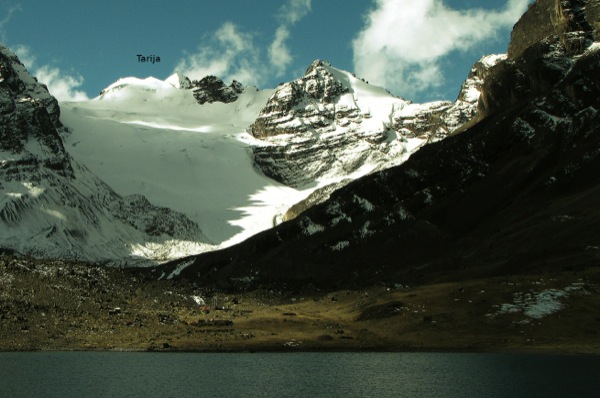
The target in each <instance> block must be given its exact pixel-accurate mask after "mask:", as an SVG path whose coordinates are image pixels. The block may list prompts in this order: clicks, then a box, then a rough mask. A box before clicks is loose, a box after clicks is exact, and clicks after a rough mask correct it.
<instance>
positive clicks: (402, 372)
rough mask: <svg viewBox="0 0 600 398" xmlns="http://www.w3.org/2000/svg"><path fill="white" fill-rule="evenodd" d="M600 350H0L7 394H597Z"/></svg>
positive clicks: (0, 393) (0, 387)
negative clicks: (573, 352) (572, 353)
mask: <svg viewBox="0 0 600 398" xmlns="http://www.w3.org/2000/svg"><path fill="white" fill-rule="evenodd" d="M599 391H600V357H598V356H558V355H556V356H554V355H514V354H447V353H260V354H249V353H248V354H239V353H237V354H202V353H185V354H184V353H182V354H173V353H125V352H50V353H48V352H33V353H0V397H10V398H14V397H28V398H30V397H45V398H50V397H60V398H65V397H78V398H80V397H110V398H116V397H173V398H175V397H176V398H182V397H303V398H304V397H311V398H312V397H343V398H350V397H567V396H568V397H592V396H598V395H597V394H598V393H599Z"/></svg>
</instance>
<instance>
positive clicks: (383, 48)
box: [352, 0, 530, 98]
mask: <svg viewBox="0 0 600 398" xmlns="http://www.w3.org/2000/svg"><path fill="white" fill-rule="evenodd" d="M529 2H530V1H529V0H508V2H507V3H506V5H505V6H504V8H502V9H499V10H487V9H470V10H454V9H451V8H449V7H448V6H446V5H445V4H444V2H443V0H375V7H374V8H373V9H372V10H371V11H370V12H369V13H368V15H367V16H366V19H365V26H364V28H363V29H362V31H360V33H359V34H358V35H357V37H356V38H355V39H354V41H353V42H352V48H353V53H354V54H353V57H354V68H355V72H356V73H357V74H358V75H360V76H361V77H363V78H365V79H367V80H369V81H370V82H371V83H374V84H377V85H380V86H383V87H385V88H387V89H390V90H392V91H393V92H395V93H396V94H399V95H401V96H403V97H407V98H411V97H412V96H414V95H416V94H417V93H419V92H423V91H426V90H431V89H435V88H437V87H440V86H441V85H442V84H443V82H444V70H443V67H442V62H443V60H444V58H445V57H447V56H448V55H450V54H452V53H453V52H456V51H459V52H466V51H469V50H472V49H473V48H475V47H476V46H478V45H479V44H481V43H484V42H486V41H490V40H494V39H495V37H496V35H497V34H498V32H499V31H500V30H502V29H507V28H508V29H510V28H511V27H512V26H513V25H514V24H515V22H516V21H517V20H518V19H519V17H520V16H521V15H522V14H523V12H524V11H525V10H526V8H527V4H528V3H529Z"/></svg>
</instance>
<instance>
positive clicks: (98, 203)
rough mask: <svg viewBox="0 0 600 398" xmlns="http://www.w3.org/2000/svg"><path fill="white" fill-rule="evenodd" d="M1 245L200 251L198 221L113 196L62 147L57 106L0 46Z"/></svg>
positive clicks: (144, 252) (98, 251)
mask: <svg viewBox="0 0 600 398" xmlns="http://www.w3.org/2000/svg"><path fill="white" fill-rule="evenodd" d="M0 74H1V76H0V109H1V112H0V194H1V196H0V247H4V248H10V249H13V250H18V251H20V252H23V253H28V254H33V255H36V256H40V257H61V258H67V259H80V260H94V261H113V262H114V261H121V260H123V259H130V260H133V259H139V260H154V261H164V260H167V259H171V258H175V257H177V256H181V255H182V254H184V253H193V252H200V251H203V250H206V248H207V247H209V246H210V245H209V244H208V239H207V238H206V237H205V236H204V235H203V234H202V231H201V230H200V228H199V227H198V225H197V224H196V223H194V222H192V221H190V220H189V219H188V218H186V217H185V216H183V215H182V214H181V213H176V212H173V211H171V210H169V209H166V208H159V207H156V206H154V205H152V204H150V203H149V202H148V201H147V200H146V199H145V198H144V197H143V196H141V195H132V196H128V197H123V196H120V195H118V194H117V193H115V192H114V191H113V190H112V189H111V188H110V187H109V186H107V185H106V184H105V183H104V182H103V181H102V180H100V179H99V178H97V177H96V176H95V175H94V174H92V173H91V172H90V171H89V170H88V169H87V168H86V167H85V166H84V165H82V164H80V163H78V162H77V161H74V160H73V159H72V158H71V156H70V154H69V153H68V151H67V150H66V149H65V147H64V145H63V140H62V138H61V137H60V134H59V130H58V128H60V122H59V115H60V114H59V108H58V105H57V102H56V100H55V99H54V98H53V97H52V96H51V95H50V94H49V93H48V91H47V89H46V88H45V87H44V86H42V85H40V84H39V83H37V81H36V80H35V79H34V78H33V77H31V76H30V75H29V74H28V73H27V71H26V69H25V67H24V66H23V65H22V64H21V63H20V62H19V60H18V58H17V57H16V55H15V54H14V53H12V52H11V51H10V50H8V49H7V48H5V47H0Z"/></svg>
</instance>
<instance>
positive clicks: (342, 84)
mask: <svg viewBox="0 0 600 398" xmlns="http://www.w3.org/2000/svg"><path fill="white" fill-rule="evenodd" d="M499 59H501V57H487V58H485V59H483V60H481V61H480V62H478V63H477V64H476V66H475V67H474V69H473V72H472V74H471V76H469V79H468V80H467V82H466V83H465V85H464V86H463V91H464V93H463V92H461V94H460V95H459V99H458V100H457V101H456V102H455V103H451V102H447V101H438V102H432V103H427V104H414V103H411V102H410V101H406V100H404V99H402V98H398V97H394V96H392V95H391V94H390V93H389V92H388V91H386V90H385V89H383V88H380V87H377V86H373V85H370V84H368V83H367V82H365V81H363V80H362V79H360V78H358V77H356V76H354V75H353V74H351V73H349V72H346V71H342V70H340V69H337V68H334V67H333V66H331V65H330V64H329V63H326V62H323V61H315V62H314V63H313V64H312V65H311V66H310V67H309V68H308V69H307V71H306V74H305V75H304V76H303V77H301V78H300V79H297V80H294V81H292V82H289V83H285V84H282V85H280V86H279V87H278V88H277V90H276V91H275V92H274V93H273V95H272V96H271V97H270V98H269V100H268V102H267V104H266V106H265V107H264V108H263V109H262V110H261V112H260V114H259V115H258V118H257V119H256V121H255V122H254V124H253V125H252V127H251V133H252V135H253V136H254V137H255V138H257V139H260V140H262V141H263V142H264V143H265V145H262V146H255V147H254V148H253V155H254V161H255V163H256V165H257V166H258V167H259V168H260V169H261V170H262V171H263V172H264V173H265V174H266V175H268V176H270V177H272V178H273V179H275V180H277V181H280V182H283V183H285V184H286V185H289V186H293V187H303V186H311V185H312V186H314V185H315V184H316V185H321V186H322V185H323V184H324V183H325V182H330V183H339V182H340V180H341V179H340V177H344V178H347V177H351V178H352V179H354V178H357V177H359V176H363V175H366V174H369V173H372V172H374V171H377V170H380V169H383V168H387V167H391V166H393V165H397V164H400V163H402V162H404V161H405V160H406V159H407V158H408V157H409V156H410V155H411V154H412V153H413V152H415V151H416V150H417V149H418V148H419V147H421V146H422V145H424V144H425V143H427V142H429V141H433V140H437V139H441V138H444V137H445V136H447V135H448V134H449V133H451V132H452V131H454V130H455V129H456V128H458V127H460V126H461V125H462V124H463V123H465V122H466V121H468V120H470V119H471V118H472V117H473V116H474V115H475V114H476V110H477V101H478V98H479V91H478V89H479V87H480V84H481V77H482V75H483V74H485V71H486V70H487V69H489V68H490V67H491V66H493V65H494V64H495V62H497V60H499Z"/></svg>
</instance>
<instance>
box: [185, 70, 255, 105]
mask: <svg viewBox="0 0 600 398" xmlns="http://www.w3.org/2000/svg"><path fill="white" fill-rule="evenodd" d="M189 88H191V89H192V92H193V94H194V98H196V100H197V101H198V103H199V104H200V105H202V104H206V103H209V104H212V103H213V102H223V103H225V104H228V103H230V102H234V101H235V100H236V99H237V98H238V94H241V93H243V92H244V87H243V86H242V84H241V83H240V82H238V81H236V80H234V81H233V82H232V83H231V84H230V85H229V86H226V85H225V83H223V80H221V79H219V78H218V77H216V76H206V77H204V78H202V79H201V80H194V81H193V82H192V83H191V86H190V87H189Z"/></svg>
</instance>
